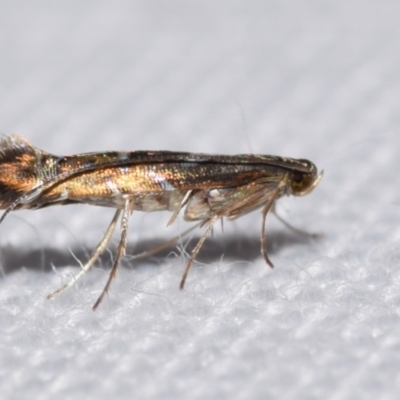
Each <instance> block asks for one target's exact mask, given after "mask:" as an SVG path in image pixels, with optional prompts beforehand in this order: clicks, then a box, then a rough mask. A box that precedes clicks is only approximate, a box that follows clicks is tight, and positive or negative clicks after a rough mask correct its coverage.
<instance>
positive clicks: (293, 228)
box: [271, 205, 323, 239]
mask: <svg viewBox="0 0 400 400" xmlns="http://www.w3.org/2000/svg"><path fill="white" fill-rule="evenodd" d="M271 212H273V213H274V215H275V217H276V218H277V219H278V220H279V221H280V222H281V223H282V224H283V225H285V226H286V228H288V229H290V230H291V231H293V232H294V233H296V234H297V235H300V236H307V237H310V238H313V239H316V238H319V237H321V236H323V234H322V233H310V232H307V231H303V230H302V229H298V228H296V227H295V226H293V225H291V224H289V222H287V221H286V220H284V219H283V218H282V217H281V216H280V215H279V214H278V213H277V212H276V208H275V205H274V206H273V207H272V209H271Z"/></svg>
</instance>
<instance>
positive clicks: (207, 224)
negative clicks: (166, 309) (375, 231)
mask: <svg viewBox="0 0 400 400" xmlns="http://www.w3.org/2000/svg"><path fill="white" fill-rule="evenodd" d="M321 178H322V173H320V174H318V171H317V168H316V167H315V165H314V164H313V163H312V162H310V161H308V160H303V159H292V158H285V157H278V156H270V155H253V154H241V155H219V154H215V155H209V154H201V153H184V152H170V151H132V152H126V151H119V152H116V151H110V152H104V153H102V152H94V153H84V154H77V155H69V156H57V155H53V154H49V153H47V152H45V151H43V150H39V149H37V148H35V147H34V146H32V145H31V144H30V143H29V142H28V141H27V140H25V139H24V138H22V137H20V136H4V137H2V138H0V209H4V210H5V212H4V213H3V215H2V216H1V218H0V223H1V222H2V221H3V220H4V218H5V217H6V216H7V214H8V213H10V212H11V211H15V210H20V209H29V210H35V209H39V208H43V207H49V206H57V205H68V204H77V203H84V204H90V205H95V206H102V207H112V208H115V209H116V211H115V214H114V217H113V219H112V221H111V223H110V225H109V226H108V228H107V230H106V232H105V234H104V236H103V238H102V239H101V241H100V242H99V244H98V245H97V247H96V248H95V250H94V251H93V253H92V255H91V257H90V258H89V260H88V261H87V262H86V264H85V265H83V267H82V268H81V270H80V272H79V273H78V274H77V275H76V276H75V278H74V279H72V280H71V281H70V282H68V283H66V284H65V285H64V286H63V287H61V288H60V289H58V290H57V291H56V292H54V293H52V294H50V295H48V298H53V297H55V296H56V295H58V294H60V293H61V292H63V291H65V290H66V289H68V288H70V287H71V286H72V285H73V284H74V283H75V282H76V281H77V280H78V279H79V278H80V277H81V276H83V275H84V274H85V273H86V272H87V271H88V270H89V269H90V268H91V267H92V265H93V264H94V262H95V261H96V260H97V259H98V257H99V256H100V255H101V254H102V253H103V252H104V251H105V249H106V248H107V244H108V242H109V240H110V238H111V236H112V234H113V232H114V230H115V228H116V225H117V223H118V220H120V221H121V234H120V238H119V243H118V247H117V250H116V256H115V259H114V263H113V266H112V268H111V272H110V275H109V277H108V280H107V282H106V285H105V287H104V289H103V291H102V293H101V295H100V296H99V298H98V299H97V301H96V302H95V304H94V305H93V309H94V310H95V309H96V308H97V307H98V305H99V304H100V303H101V301H102V299H103V297H104V296H105V294H106V293H107V292H108V290H109V288H110V285H111V282H112V280H113V279H114V278H115V276H116V273H117V269H118V265H119V263H120V259H121V257H123V255H124V254H125V249H126V245H127V232H128V224H129V217H130V215H131V213H132V212H133V211H134V210H135V211H136V210H137V211H145V212H153V211H165V210H167V211H170V212H171V213H172V216H171V219H170V221H169V223H168V225H170V224H172V223H173V222H174V220H175V219H176V217H177V216H178V214H179V212H180V211H181V210H184V211H183V212H184V219H185V220H186V221H198V222H199V224H200V225H201V226H202V227H204V233H203V235H202V236H201V237H200V239H199V241H198V242H197V244H196V246H195V247H194V249H193V250H192V252H191V255H190V258H189V260H188V262H187V264H186V267H185V270H184V273H183V275H182V279H181V282H180V288H181V289H182V288H183V287H184V284H185V281H186V277H187V275H188V272H189V270H190V267H191V265H192V263H193V261H194V259H195V257H196V255H197V254H198V252H199V250H200V248H201V247H202V245H203V243H204V241H205V239H206V237H207V235H208V234H209V233H210V231H211V230H212V228H213V226H214V224H215V223H216V222H217V221H218V220H222V219H223V218H227V219H228V220H234V219H236V218H239V217H241V216H242V215H245V214H247V213H249V212H251V211H253V210H256V209H258V208H261V214H262V224H261V226H262V229H261V253H262V255H263V257H264V259H265V261H266V262H267V264H269V265H270V266H271V267H272V266H273V265H272V263H271V261H270V259H269V257H268V255H267V251H266V240H265V239H266V238H265V222H266V217H267V214H268V212H269V211H270V210H271V209H272V207H273V205H274V203H275V202H276V201H277V200H278V199H279V198H280V197H282V196H285V195H294V196H304V195H306V194H308V193H310V192H311V191H312V190H313V189H314V188H315V187H316V186H317V185H318V183H319V181H320V179H321Z"/></svg>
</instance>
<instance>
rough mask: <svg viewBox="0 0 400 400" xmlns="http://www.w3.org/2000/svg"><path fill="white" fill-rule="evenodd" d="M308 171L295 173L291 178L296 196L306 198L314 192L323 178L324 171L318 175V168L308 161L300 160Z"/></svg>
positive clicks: (291, 184)
mask: <svg viewBox="0 0 400 400" xmlns="http://www.w3.org/2000/svg"><path fill="white" fill-rule="evenodd" d="M298 161H300V162H301V163H302V164H303V166H304V167H305V169H306V171H293V172H292V174H291V177H290V187H291V189H292V194H293V195H294V196H305V195H306V194H308V193H310V192H312V191H313V190H314V188H315V187H316V186H317V185H318V183H319V181H320V180H321V178H322V175H323V171H322V172H320V173H319V174H318V170H317V167H316V166H315V165H314V164H313V163H312V162H311V161H308V160H298Z"/></svg>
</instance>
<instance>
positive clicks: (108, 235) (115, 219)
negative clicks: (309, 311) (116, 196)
mask: <svg viewBox="0 0 400 400" xmlns="http://www.w3.org/2000/svg"><path fill="white" fill-rule="evenodd" d="M121 211H122V210H117V211H116V212H115V214H114V217H113V219H112V221H111V223H110V225H109V226H108V228H107V231H106V233H105V234H104V236H103V238H102V239H101V241H100V243H99V244H98V245H97V247H96V249H95V250H94V251H93V253H92V255H91V257H90V259H89V260H88V261H87V262H86V264H85V265H83V266H82V268H81V270H80V271H79V273H78V274H77V275H76V276H75V277H74V278H72V279H71V280H70V281H69V282H67V283H66V284H65V285H64V286H62V287H61V288H60V289H58V290H56V291H55V292H53V293H50V294H48V295H47V299H48V300H50V299H53V298H54V297H56V296H58V295H59V294H61V293H62V292H64V291H66V290H67V289H69V288H70V287H71V286H73V285H74V284H75V282H76V281H77V280H78V279H79V278H81V277H82V276H83V275H85V274H86V272H87V271H89V269H90V268H91V267H92V265H93V264H94V263H95V262H96V260H97V259H98V258H99V257H100V256H101V254H103V252H104V250H105V249H106V248H107V245H108V242H109V241H110V238H111V236H112V234H113V232H114V230H115V226H116V225H117V222H118V218H119V216H120V215H121Z"/></svg>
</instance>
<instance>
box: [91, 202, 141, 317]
mask: <svg viewBox="0 0 400 400" xmlns="http://www.w3.org/2000/svg"><path fill="white" fill-rule="evenodd" d="M132 210H133V200H132V199H126V200H125V206H124V210H123V213H122V218H121V237H120V239H119V244H118V248H117V253H116V255H115V260H114V264H113V266H112V268H111V272H110V275H109V277H108V280H107V283H106V285H105V286H104V289H103V291H102V292H101V295H100V296H99V298H98V299H97V301H96V303H94V305H93V307H92V308H93V311H95V310H96V308H97V307H98V306H99V304H100V303H101V302H102V300H103V297H104V296H105V294H106V293H107V292H108V289H109V288H110V285H111V282H112V280H113V279H114V278H115V277H116V275H117V270H118V265H119V261H120V260H121V257H122V256H123V255H124V254H125V250H126V244H127V237H128V226H129V217H130V214H131V213H132Z"/></svg>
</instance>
